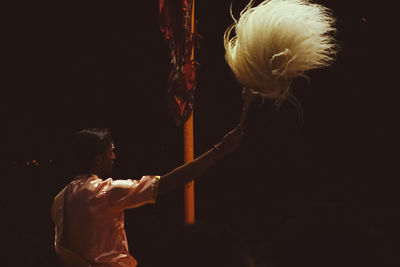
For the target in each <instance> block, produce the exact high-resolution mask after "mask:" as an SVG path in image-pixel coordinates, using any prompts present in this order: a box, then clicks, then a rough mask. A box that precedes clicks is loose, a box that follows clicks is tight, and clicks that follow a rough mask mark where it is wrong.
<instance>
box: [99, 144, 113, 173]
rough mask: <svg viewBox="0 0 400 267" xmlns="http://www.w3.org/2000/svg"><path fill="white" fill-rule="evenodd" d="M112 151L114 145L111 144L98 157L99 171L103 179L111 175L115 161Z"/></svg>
mask: <svg viewBox="0 0 400 267" xmlns="http://www.w3.org/2000/svg"><path fill="white" fill-rule="evenodd" d="M114 149H115V147H114V143H111V144H110V147H109V148H108V149H107V151H106V152H104V153H103V154H101V155H99V169H100V172H101V176H102V177H103V178H106V177H109V176H111V174H112V168H113V165H114V160H115V159H116V156H115V153H114Z"/></svg>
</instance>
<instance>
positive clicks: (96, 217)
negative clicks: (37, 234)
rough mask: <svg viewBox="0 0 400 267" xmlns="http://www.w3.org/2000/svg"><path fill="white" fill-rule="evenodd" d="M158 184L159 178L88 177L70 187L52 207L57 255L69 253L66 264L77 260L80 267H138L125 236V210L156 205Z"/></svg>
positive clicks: (76, 181)
mask: <svg viewBox="0 0 400 267" xmlns="http://www.w3.org/2000/svg"><path fill="white" fill-rule="evenodd" d="M158 180H159V177H158V176H144V177H142V178H141V179H140V180H113V179H112V178H108V179H107V180H102V179H100V178H99V177H97V176H96V175H86V176H80V177H77V178H76V179H75V180H74V181H72V182H71V183H70V184H68V185H67V186H66V187H65V188H64V189H63V190H62V191H61V192H60V193H59V194H58V195H57V196H56V197H55V198H54V202H53V207H52V218H53V221H54V223H55V247H56V251H57V253H59V252H60V251H61V252H65V251H66V252H67V255H65V253H63V255H60V256H61V258H62V259H63V261H65V260H66V259H67V260H68V259H69V258H73V259H71V260H73V261H74V262H76V261H79V262H81V265H80V266H93V267H106V266H107V267H117V266H118V267H127V266H129V267H135V266H136V265H137V262H136V260H135V258H134V257H132V256H131V255H130V254H129V250H128V243H127V239H126V235H125V228H124V210H125V209H130V208H136V207H139V206H142V205H144V204H148V203H155V200H156V195H157V186H158ZM67 266H68V265H67Z"/></svg>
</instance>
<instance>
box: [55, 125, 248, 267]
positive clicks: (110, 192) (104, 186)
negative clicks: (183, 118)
mask: <svg viewBox="0 0 400 267" xmlns="http://www.w3.org/2000/svg"><path fill="white" fill-rule="evenodd" d="M242 136H243V131H242V129H239V128H237V129H234V130H232V131H231V132H229V133H228V134H226V135H225V136H224V138H223V139H222V141H221V142H220V143H219V144H217V145H215V146H213V148H212V149H210V150H209V151H207V152H205V153H204V154H202V155H201V156H199V157H198V158H196V159H195V160H193V161H191V162H189V163H187V164H185V165H182V166H180V167H178V168H176V169H174V170H172V171H171V172H169V173H167V174H165V175H163V176H161V177H160V176H143V177H142V178H141V179H140V180H113V179H112V178H108V179H105V178H106V177H108V176H109V175H111V172H112V166H113V163H114V160H115V158H116V156H115V153H114V151H113V150H114V143H113V140H112V137H111V134H110V132H109V131H108V130H105V129H86V130H82V131H79V132H78V133H77V164H78V165H77V170H78V173H79V175H77V176H75V177H74V180H73V181H72V182H70V183H69V184H68V185H67V186H66V187H65V188H64V189H63V190H62V191H61V192H60V193H59V194H58V195H57V196H56V197H55V199H54V202H53V206H52V218H53V221H54V223H55V249H56V252H57V254H58V255H59V256H60V258H61V261H62V262H63V263H64V264H65V265H66V266H93V267H106V266H107V267H114V266H115V267H116V266H119V267H122V266H123V267H125V266H129V267H135V266H136V265H137V262H136V260H135V258H134V257H132V256H131V255H130V254H129V250H128V243H127V239H126V235H125V229H124V210H125V209H131V208H136V207H139V206H142V205H144V204H148V203H155V202H156V198H157V195H158V194H164V193H167V192H170V191H172V190H174V189H176V188H179V187H182V186H183V185H185V184H186V183H188V182H189V181H190V180H192V179H193V178H196V177H198V176H200V175H201V174H202V173H203V172H204V171H206V170H207V169H208V168H209V167H211V166H212V165H213V164H214V163H216V162H217V161H219V160H220V159H222V158H223V157H225V156H226V155H227V154H229V153H231V152H233V151H235V150H236V149H237V148H238V147H239V145H240V144H241V141H242ZM103 179H105V180H103Z"/></svg>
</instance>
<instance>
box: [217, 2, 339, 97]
mask: <svg viewBox="0 0 400 267" xmlns="http://www.w3.org/2000/svg"><path fill="white" fill-rule="evenodd" d="M253 3H254V1H253V0H251V1H250V3H249V4H248V5H247V6H246V7H245V8H244V9H243V10H242V12H241V13H240V18H239V20H235V18H233V15H232V18H233V19H234V21H235V22H234V24H233V25H231V26H230V27H229V28H228V29H227V30H226V31H225V34H224V45H225V51H226V53H225V59H226V61H227V63H228V65H229V66H230V67H231V69H232V71H233V73H234V74H235V76H236V78H237V80H238V81H239V82H240V83H241V84H242V85H243V86H244V87H246V88H250V89H251V91H252V92H253V93H255V94H259V95H261V96H263V97H265V98H273V99H281V100H282V99H284V98H285V97H286V96H287V95H288V94H289V88H290V83H291V81H292V79H293V78H295V77H298V76H303V77H306V75H305V72H306V71H308V70H311V69H315V68H319V67H325V66H329V65H330V64H331V63H332V61H333V56H334V55H335V52H336V45H335V42H334V39H333V36H332V34H333V33H334V32H335V28H334V26H333V25H334V22H335V19H334V18H333V16H332V12H331V11H330V10H329V9H328V8H326V7H324V6H322V5H319V4H314V3H310V2H309V1H305V0H265V1H263V2H262V3H260V4H259V5H258V6H255V7H253V6H252V5H253ZM232 31H234V32H235V33H236V35H235V36H233V37H231V35H232Z"/></svg>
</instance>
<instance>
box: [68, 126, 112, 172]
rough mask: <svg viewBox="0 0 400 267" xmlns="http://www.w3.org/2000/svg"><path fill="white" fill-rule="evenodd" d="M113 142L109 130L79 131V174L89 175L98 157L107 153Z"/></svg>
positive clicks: (77, 146) (77, 166) (77, 157)
mask: <svg viewBox="0 0 400 267" xmlns="http://www.w3.org/2000/svg"><path fill="white" fill-rule="evenodd" d="M112 142H113V139H112V136H111V133H110V131H109V130H108V129H97V128H90V129H84V130H80V131H78V132H77V133H76V144H75V152H76V153H75V155H76V165H75V166H76V171H77V173H80V174H82V173H88V172H89V171H90V167H91V164H92V162H93V160H94V158H95V157H96V155H98V154H101V153H104V152H105V151H107V149H108V148H109V147H110V145H111V143H112Z"/></svg>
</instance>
